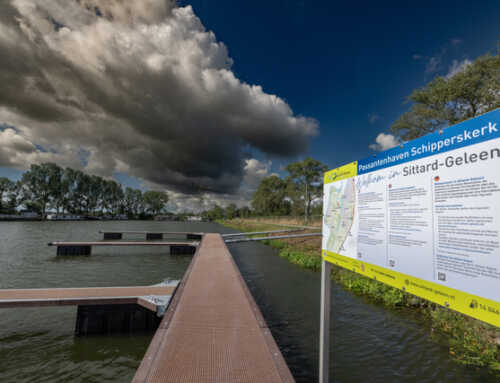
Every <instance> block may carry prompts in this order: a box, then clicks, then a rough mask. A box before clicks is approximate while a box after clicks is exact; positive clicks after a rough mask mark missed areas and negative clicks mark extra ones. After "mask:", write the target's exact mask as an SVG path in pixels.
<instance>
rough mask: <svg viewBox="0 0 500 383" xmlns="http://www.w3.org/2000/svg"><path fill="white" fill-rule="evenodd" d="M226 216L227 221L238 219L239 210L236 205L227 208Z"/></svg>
mask: <svg viewBox="0 0 500 383" xmlns="http://www.w3.org/2000/svg"><path fill="white" fill-rule="evenodd" d="M224 215H225V217H226V219H233V218H236V216H237V215H238V208H237V207H236V205H235V204H234V203H232V204H230V205H228V206H227V207H226V211H225V214H224Z"/></svg>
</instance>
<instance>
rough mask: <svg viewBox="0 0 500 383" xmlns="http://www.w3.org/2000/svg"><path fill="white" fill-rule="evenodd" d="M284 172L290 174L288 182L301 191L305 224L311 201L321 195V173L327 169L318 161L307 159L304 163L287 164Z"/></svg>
mask: <svg viewBox="0 0 500 383" xmlns="http://www.w3.org/2000/svg"><path fill="white" fill-rule="evenodd" d="M286 170H287V171H288V172H289V173H290V181H291V182H293V183H294V184H295V185H296V187H297V190H300V191H302V199H303V201H304V216H305V220H306V222H307V221H308V220H309V214H310V212H311V202H312V200H313V199H315V198H318V197H320V196H321V195H322V191H323V173H324V172H326V171H327V170H328V167H327V166H326V165H325V164H323V163H321V162H320V161H318V160H314V159H312V158H310V157H307V158H306V159H304V161H299V162H294V163H292V164H288V165H287V167H286Z"/></svg>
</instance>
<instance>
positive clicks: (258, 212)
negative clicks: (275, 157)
mask: <svg viewBox="0 0 500 383" xmlns="http://www.w3.org/2000/svg"><path fill="white" fill-rule="evenodd" d="M327 169H328V167H327V166H326V165H324V164H322V163H321V162H320V161H318V160H315V159H312V158H306V159H305V160H303V161H299V162H294V163H291V164H289V165H287V167H286V171H287V172H288V175H287V176H286V177H283V178H282V177H279V176H277V175H271V176H269V177H266V178H264V179H263V180H262V181H261V182H260V184H259V186H258V187H257V190H256V191H255V193H253V195H252V201H251V207H247V206H244V207H241V208H238V207H237V206H236V205H235V204H231V205H229V206H227V207H226V208H222V207H220V206H215V207H214V208H212V209H210V210H207V211H204V212H203V213H202V217H203V218H204V219H205V220H217V219H233V218H238V217H239V218H248V217H252V216H259V217H260V216H296V217H304V220H305V221H308V219H309V216H310V215H320V214H322V210H323V203H322V197H323V173H324V172H325V171H326V170H327Z"/></svg>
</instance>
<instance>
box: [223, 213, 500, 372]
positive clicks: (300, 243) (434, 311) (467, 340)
mask: <svg viewBox="0 0 500 383" xmlns="http://www.w3.org/2000/svg"><path fill="white" fill-rule="evenodd" d="M266 221H267V222H265V221H262V220H261V221H259V222H255V221H251V220H245V219H234V220H230V221H226V220H222V221H218V222H219V223H220V224H221V225H223V226H226V227H231V228H233V229H236V230H240V231H241V232H246V231H248V232H249V231H261V230H271V229H272V228H273V227H275V223H273V222H272V219H269V220H266ZM262 243H264V244H266V245H269V246H271V247H273V248H275V249H277V250H278V251H279V254H278V255H279V256H280V257H282V258H285V259H287V260H288V261H289V262H291V263H294V264H296V265H298V266H300V267H303V268H305V269H309V270H313V271H316V272H319V271H320V270H321V256H320V254H321V240H320V239H301V240H287V239H284V240H283V239H281V240H273V239H269V240H265V241H262ZM331 278H332V280H333V281H335V282H336V283H337V284H339V285H340V286H341V287H342V288H344V289H346V290H349V291H351V292H353V293H354V294H356V295H359V296H364V297H367V298H369V299H370V300H372V301H373V302H376V303H381V304H383V305H384V306H386V307H388V308H390V309H393V310H397V309H402V308H405V309H409V310H415V311H416V312H418V313H419V314H420V316H421V320H422V321H423V322H426V323H428V324H429V325H430V328H431V333H432V336H433V337H436V336H438V337H440V338H443V339H446V341H447V343H448V349H449V353H450V356H451V357H452V359H453V360H454V361H456V362H457V363H460V364H462V365H466V366H470V367H474V368H482V369H486V370H488V371H489V372H490V373H491V374H493V375H494V376H498V377H500V329H498V328H496V327H494V326H491V325H489V324H486V323H483V322H481V321H479V320H476V319H473V318H470V317H467V316H465V315H463V314H460V313H458V312H454V311H452V310H449V309H447V308H444V307H441V306H438V305H436V304H435V303H432V302H429V301H427V300H425V299H422V298H419V297H416V296H414V295H411V294H408V293H405V292H403V291H401V290H399V289H396V288H393V287H391V286H388V285H384V284H383V283H381V282H378V281H375V280H372V279H369V278H366V277H364V276H362V275H360V274H356V273H354V272H351V271H349V270H346V269H343V268H341V267H338V266H336V265H333V268H332V276H331Z"/></svg>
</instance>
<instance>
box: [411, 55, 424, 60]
mask: <svg viewBox="0 0 500 383" xmlns="http://www.w3.org/2000/svg"><path fill="white" fill-rule="evenodd" d="M421 58H422V55H419V54H417V53H415V54H414V55H413V56H412V59H413V60H415V61H417V60H420V59H421Z"/></svg>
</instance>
